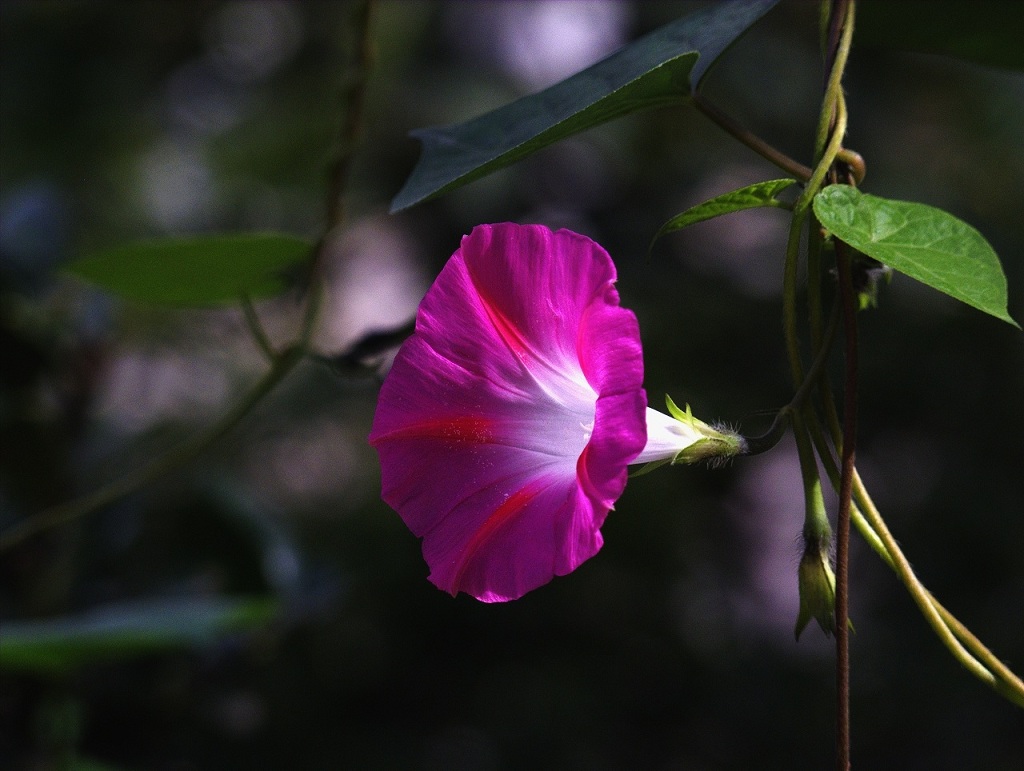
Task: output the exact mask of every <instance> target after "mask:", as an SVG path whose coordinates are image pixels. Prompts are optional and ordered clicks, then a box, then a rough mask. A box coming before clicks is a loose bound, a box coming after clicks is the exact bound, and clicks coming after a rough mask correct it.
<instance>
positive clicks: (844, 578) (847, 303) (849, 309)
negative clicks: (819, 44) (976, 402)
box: [822, 0, 857, 771]
mask: <svg viewBox="0 0 1024 771" xmlns="http://www.w3.org/2000/svg"><path fill="white" fill-rule="evenodd" d="M855 11H856V5H855V1H854V0H831V2H830V8H829V16H828V32H827V35H826V37H825V45H826V50H825V65H826V66H825V71H826V72H827V73H828V75H827V81H826V89H825V99H824V105H825V110H824V111H823V114H822V118H823V119H824V120H826V121H827V125H828V130H827V131H828V135H830V136H831V137H832V140H836V139H838V140H839V141H840V142H842V139H843V135H844V134H845V133H846V126H845V121H843V120H841V114H842V113H844V112H845V110H844V107H845V104H844V100H843V92H842V79H843V73H844V71H845V69H846V62H847V59H848V57H849V54H850V45H851V42H852V40H853V19H854V13H855ZM846 168H847V167H846V166H845V165H844V164H832V165H831V168H830V173H829V176H830V181H832V182H838V181H842V182H848V181H849V180H848V179H847V178H846V176H847V175H846V172H845V169H846ZM836 269H837V273H838V281H839V299H840V304H841V306H842V309H843V310H842V312H843V331H844V336H845V349H844V364H845V375H844V385H843V442H842V455H841V469H840V475H839V511H838V514H837V522H836V768H837V769H839V771H848V769H849V768H850V760H851V737H850V628H849V619H850V604H849V602H850V599H849V598H850V595H849V591H850V569H849V567H850V557H849V555H850V509H851V505H852V498H853V478H854V474H856V465H855V463H856V442H857V308H856V303H855V297H854V295H855V291H854V288H853V285H852V276H851V255H850V250H849V249H848V248H846V246H845V244H842V243H841V242H839V241H837V242H836Z"/></svg>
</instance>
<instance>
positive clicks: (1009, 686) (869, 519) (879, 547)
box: [809, 424, 1024, 707]
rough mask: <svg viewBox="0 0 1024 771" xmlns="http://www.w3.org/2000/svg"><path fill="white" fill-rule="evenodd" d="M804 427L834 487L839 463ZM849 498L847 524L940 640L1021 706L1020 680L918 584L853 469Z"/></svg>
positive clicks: (817, 434) (815, 432)
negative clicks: (903, 589)
mask: <svg viewBox="0 0 1024 771" xmlns="http://www.w3.org/2000/svg"><path fill="white" fill-rule="evenodd" d="M809 430H810V434H811V438H812V440H813V441H814V444H815V447H816V448H817V451H818V457H819V458H820V459H821V461H822V465H823V467H824V469H825V473H826V474H827V475H828V477H829V479H830V480H831V482H832V485H833V487H835V488H838V486H839V466H838V464H837V463H836V461H835V458H834V457H833V456H832V453H831V450H830V447H829V445H828V442H827V440H826V439H825V436H824V434H823V433H822V432H821V430H820V428H819V427H818V426H817V425H815V424H811V425H810V426H809ZM853 497H854V500H855V501H856V505H855V506H853V507H852V509H851V522H852V524H853V525H854V527H856V528H857V531H858V532H859V533H860V535H861V537H862V538H864V540H865V541H866V542H867V544H868V545H869V546H870V547H871V549H872V550H873V551H874V552H875V553H876V554H877V555H878V556H879V557H880V558H881V559H882V561H883V562H885V564H887V565H888V566H889V567H890V568H892V570H893V572H895V573H896V575H897V577H898V578H899V579H900V582H901V583H902V584H903V585H904V586H905V587H906V588H907V590H908V592H909V593H910V595H911V597H912V598H913V599H914V601H915V603H916V604H917V605H918V607H921V608H922V614H923V615H924V617H925V620H926V621H927V622H928V624H929V625H930V626H931V627H932V629H933V631H934V632H935V633H936V635H937V636H938V638H939V640H940V641H941V642H942V644H943V645H945V646H946V648H947V649H948V650H949V651H950V653H951V654H952V655H953V657H954V658H955V659H956V660H957V661H959V662H960V664H961V665H963V666H964V668H965V669H967V671H968V672H970V673H971V674H972V675H974V676H975V677H977V678H978V679H979V680H981V681H982V682H983V683H986V684H987V685H989V686H991V687H992V688H994V689H995V690H996V691H997V692H998V693H1000V694H1001V695H1002V696H1004V697H1006V698H1007V699H1008V700H1010V701H1011V702H1013V703H1015V704H1017V705H1018V706H1022V707H1024V682H1022V681H1021V679H1020V678H1019V677H1018V676H1017V675H1016V674H1014V672H1013V671H1012V670H1011V669H1010V668H1009V667H1007V666H1006V665H1005V664H1004V663H1003V662H1002V661H1001V660H1000V659H999V658H998V657H997V656H996V655H995V654H994V653H992V651H990V650H989V649H988V648H987V647H986V646H985V645H984V643H982V642H981V640H979V639H978V637H976V636H975V635H974V634H973V633H972V632H971V631H970V629H968V628H967V627H966V626H965V625H964V624H963V623H962V622H961V621H960V620H959V619H957V618H956V616H954V615H953V614H952V613H951V612H950V611H949V610H947V609H946V608H945V607H944V606H943V605H942V604H941V603H940V602H939V601H938V600H937V599H936V598H935V596H934V595H933V594H932V593H931V592H929V591H928V589H927V588H926V587H925V586H924V585H923V584H922V583H921V581H920V579H919V578H918V577H917V575H916V574H915V573H914V570H913V568H912V567H911V565H910V562H909V561H908V560H907V558H906V556H905V555H904V554H903V551H902V550H901V549H900V546H899V543H898V542H897V541H896V539H895V538H894V537H893V535H892V533H891V532H890V531H889V529H888V527H887V526H886V524H885V520H884V519H883V517H882V514H881V512H880V511H879V510H878V508H877V507H876V506H875V504H874V501H873V500H872V499H871V496H870V495H869V493H868V490H867V488H866V487H865V485H864V482H863V480H862V479H861V478H860V475H859V474H858V473H856V472H855V473H854V476H853ZM922 604H924V605H928V606H930V607H931V609H932V610H933V611H934V612H932V610H928V611H926V610H924V608H923V607H922Z"/></svg>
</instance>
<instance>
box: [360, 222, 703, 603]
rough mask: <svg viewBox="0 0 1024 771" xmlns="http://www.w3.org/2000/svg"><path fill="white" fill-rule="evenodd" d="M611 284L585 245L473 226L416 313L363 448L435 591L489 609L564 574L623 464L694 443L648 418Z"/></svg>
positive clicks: (606, 264) (630, 321) (561, 234)
mask: <svg viewBox="0 0 1024 771" xmlns="http://www.w3.org/2000/svg"><path fill="white" fill-rule="evenodd" d="M615 279H616V273H615V266H614V264H613V263H612V260H611V258H610V257H609V256H608V253H607V252H606V251H605V250H604V249H602V248H601V247H600V246H599V245H597V244H596V243H594V242H593V241H591V240H590V239H589V238H587V237H585V236H582V235H579V234H577V233H573V232H571V231H568V230H559V231H557V232H554V231H551V230H549V229H548V228H546V227H543V226H541V225H516V224H512V223H503V224H496V225H480V226H478V227H476V228H474V229H473V231H472V233H470V234H469V235H468V236H465V237H464V238H463V239H462V244H461V246H460V248H459V249H458V251H456V252H455V254H453V255H452V257H451V258H450V259H449V260H448V262H447V264H446V265H445V267H444V268H443V270H442V271H441V273H440V274H439V275H438V277H437V280H436V281H435V282H434V284H433V286H431V288H430V289H429V290H428V292H427V294H426V296H425V297H424V299H423V301H422V303H421V304H420V307H419V310H418V312H417V315H416V329H415V332H414V333H413V335H412V336H411V337H409V338H408V339H407V340H406V341H405V343H403V345H402V347H401V349H400V350H399V352H398V354H397V356H396V358H395V362H394V364H393V366H392V368H391V371H390V372H389V373H388V376H387V377H386V378H385V381H384V383H383V385H382V387H381V390H380V397H379V401H378V405H377V411H376V414H375V416H374V421H373V428H372V430H371V433H370V443H371V444H372V445H373V446H374V447H375V448H376V449H377V452H378V453H379V455H380V462H381V486H382V497H383V498H384V500H385V501H386V502H387V503H388V504H390V505H391V506H392V507H393V508H394V509H395V510H396V511H398V513H399V515H400V516H401V517H402V519H403V520H404V522H405V523H406V525H408V527H409V528H410V529H411V530H412V532H413V533H414V534H415V535H417V536H419V537H420V538H422V539H423V555H424V558H425V559H426V562H427V564H428V565H429V567H430V576H429V578H430V580H431V581H432V582H433V583H434V584H435V585H436V586H438V587H439V588H440V589H443V590H445V591H448V592H450V593H451V594H453V595H454V594H457V593H458V592H460V591H462V592H466V593H467V594H470V595H472V596H473V597H476V598H477V599H479V600H483V601H485V602H500V601H505V600H512V599H515V598H518V597H520V596H522V595H523V594H525V593H526V592H528V591H530V590H531V589H535V588H537V587H538V586H541V585H542V584H545V583H547V582H548V581H550V580H551V579H552V578H553V577H554V576H560V575H565V574H566V573H569V572H571V571H572V570H574V569H575V568H576V567H578V566H579V565H580V564H581V563H582V562H583V561H585V560H586V559H588V558H590V557H592V556H593V555H594V554H595V553H597V551H598V550H599V549H600V548H601V545H602V543H603V542H602V537H601V532H600V528H601V525H602V524H603V523H604V520H605V517H606V516H607V514H608V512H609V510H610V509H611V508H612V506H613V504H614V503H615V501H616V500H617V499H618V498H619V496H620V495H621V494H622V492H623V489H624V488H625V485H626V478H627V469H626V467H627V466H628V465H629V464H630V463H633V462H637V459H638V457H639V458H640V459H641V460H643V461H652V460H658V459H675V458H677V457H678V456H679V453H680V452H681V451H682V450H684V449H685V448H686V447H689V446H691V445H693V444H694V443H695V442H698V441H699V440H700V439H701V438H703V435H702V434H701V433H700V432H699V431H698V430H697V429H696V426H697V425H698V424H699V425H700V426H703V424H700V423H699V421H691V422H690V423H689V424H687V423H685V422H683V421H679V420H676V419H675V418H669V417H668V416H664V415H661V413H658V412H655V411H654V410H649V409H648V408H647V397H646V394H645V392H644V389H643V386H642V384H643V355H642V350H641V346H640V333H639V328H638V325H637V321H636V317H635V316H634V315H633V313H632V312H631V311H629V310H626V309H625V308H622V307H620V305H619V295H618V292H617V291H616V289H615V286H614V283H615ZM648 420H651V421H652V432H651V433H652V438H655V444H656V446H652V447H650V448H649V451H645V446H646V445H647V439H648V426H647V423H648Z"/></svg>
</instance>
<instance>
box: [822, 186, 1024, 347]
mask: <svg viewBox="0 0 1024 771" xmlns="http://www.w3.org/2000/svg"><path fill="white" fill-rule="evenodd" d="M814 214H815V215H816V216H817V218H818V220H819V221H820V222H821V224H822V225H824V226H825V227H826V228H827V229H828V230H829V231H831V232H832V233H833V234H834V235H835V237H836V238H838V239H839V240H841V241H844V242H846V243H847V244H849V245H850V246H852V247H853V248H854V249H857V250H858V251H861V252H863V253H864V254H866V255H868V256H869V257H874V258H875V259H876V260H878V261H879V262H881V263H883V264H885V265H888V266H889V267H890V268H893V269H894V270H898V271H899V272H900V273H905V274H906V275H908V276H910V277H911V278H916V279H917V280H918V281H920V282H922V283H925V284H927V285H928V286H930V287H932V288H933V289H938V290H939V291H940V292H944V293H945V294H948V295H949V296H950V297H955V298H956V299H957V300H960V301H961V302H965V303H967V304H968V305H970V306H972V307H974V308H977V309H978V310H981V311H984V312H985V313H988V314H990V315H992V316H995V317H996V318H997V319H1002V320H1003V321H1006V322H1008V323H1010V324H1013V325H1014V326H1015V327H1018V326H1019V325H1018V324H1017V322H1016V321H1014V320H1013V319H1012V318H1011V317H1010V315H1009V313H1008V312H1007V308H1006V303H1007V296H1006V295H1007V291H1006V276H1005V275H1004V274H1003V268H1002V265H1000V264H999V257H998V256H997V255H996V253H995V251H993V249H992V247H991V246H989V243H988V241H986V240H985V238H984V236H982V235H981V233H979V232H978V231H977V230H975V229H974V228H972V227H971V226H970V225H968V224H967V223H966V222H964V221H963V220H959V219H957V218H956V217H954V216H953V215H952V214H949V213H948V212H944V211H942V210H941V209H936V208H934V207H932V206H926V205H924V204H921V203H909V202H906V201H890V200H888V199H886V198H878V197H876V196H873V195H866V194H864V193H861V192H860V191H859V190H857V189H856V188H853V187H850V186H848V185H831V186H829V187H826V188H825V189H824V190H822V191H821V192H820V193H818V195H816V196H815V197H814Z"/></svg>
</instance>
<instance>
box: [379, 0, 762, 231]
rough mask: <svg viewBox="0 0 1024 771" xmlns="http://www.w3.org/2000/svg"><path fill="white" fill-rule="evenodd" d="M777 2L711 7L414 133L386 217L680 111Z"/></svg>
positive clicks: (752, 0)
mask: <svg viewBox="0 0 1024 771" xmlns="http://www.w3.org/2000/svg"><path fill="white" fill-rule="evenodd" d="M777 2H778V0H730V2H719V3H712V4H711V5H710V6H709V7H708V8H705V9H703V10H701V11H698V12H697V13H694V14H691V15H690V16H687V17H685V18H683V19H679V20H678V21H675V22H673V23H671V24H668V25H666V26H664V27H662V28H661V29H658V30H655V31H654V32H652V33H651V34H649V35H647V36H645V37H642V38H640V39H639V40H636V41H634V42H633V43H630V44H629V45H627V46H625V47H624V48H622V49H620V50H619V51H617V52H616V53H614V54H612V55H611V56H609V57H608V58H606V59H603V60H601V61H600V62H598V63H597V64H595V65H593V66H592V67H589V68H587V69H585V70H583V71H581V72H578V73H576V74H575V75H573V76H572V77H570V78H567V79H566V80H563V81H561V82H560V83H556V84H555V85H553V86H550V87H549V88H546V89H544V90H543V91H540V92H538V93H536V94H531V95H530V96H525V97H523V98H522V99H518V100H516V101H514V102H511V103H510V104H507V105H505V106H503V107H499V108H498V109H497V110H493V111H492V112H489V113H487V114H485V115H482V116H480V117H478V118H474V119H472V120H469V121H466V122H464V123H457V124H454V125H450V126H435V127H431V128H424V129H418V130H416V131H413V132H412V136H414V137H416V138H417V139H419V140H420V141H421V142H422V143H423V153H422V155H421V156H420V159H419V162H418V163H417V164H416V167H415V168H414V169H413V171H412V174H410V175H409V178H408V179H407V180H406V182H405V186H404V187H403V188H402V189H401V190H400V191H399V193H398V195H396V196H395V199H394V200H393V201H392V202H391V211H392V212H396V211H399V210H401V209H406V208H408V207H410V206H412V205H413V204H417V203H420V202H421V201H426V200H428V199H430V198H434V197H436V196H438V195H441V194H442V193H445V192H448V191H449V190H452V189H454V188H456V187H460V186H461V185H465V184H466V183H468V182H472V181H474V180H477V179H480V178H481V177H483V176H486V175H487V174H490V173H491V172H492V171H496V170H497V169H500V168H503V167H505V166H509V165H511V164H512V163H515V162H516V161H518V160H521V159H522V158H524V157H525V156H527V155H529V154H530V153H532V152H534V151H536V150H539V149H541V148H542V147H546V146H547V145H550V144H552V143H554V142H557V141H558V140H560V139H565V138H566V137H568V136H571V135H572V134H576V133H578V132H580V131H584V130H586V129H589V128H593V127H594V126H597V125H599V124H601V123H605V122H607V121H609V120H611V119H612V118H618V117H620V116H622V115H626V114H628V113H631V112H635V111H637V110H643V109H648V108H651V107H662V106H666V105H673V104H684V103H685V102H686V101H687V100H688V99H689V97H690V95H691V94H692V93H693V89H694V88H695V87H696V86H697V85H698V84H699V83H700V81H701V79H702V78H703V77H704V75H705V74H706V73H707V71H708V68H709V67H710V66H711V65H712V63H714V61H715V59H717V58H718V56H719V55H720V54H721V53H722V52H723V51H724V50H725V49H726V48H728V47H729V46H730V45H731V44H732V43H733V42H735V41H736V39H737V38H739V37H740V36H741V35H742V34H743V33H744V32H746V30H747V29H748V28H749V27H750V26H751V25H752V24H754V22H756V21H757V20H758V19H760V18H761V17H762V16H763V15H764V14H766V13H767V12H768V11H769V9H771V7H772V6H774V5H775V4H776V3H777Z"/></svg>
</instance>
